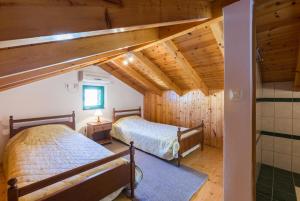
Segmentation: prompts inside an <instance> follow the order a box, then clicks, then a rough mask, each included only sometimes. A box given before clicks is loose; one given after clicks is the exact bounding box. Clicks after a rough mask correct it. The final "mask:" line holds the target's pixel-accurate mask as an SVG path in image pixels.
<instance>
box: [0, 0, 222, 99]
mask: <svg viewBox="0 0 300 201" xmlns="http://www.w3.org/2000/svg"><path fill="white" fill-rule="evenodd" d="M8 1H9V0H8ZM28 2H31V0H28V1H25V3H24V4H26V3H28ZM34 2H35V1H34ZM62 2H63V1H62ZM128 2H129V0H128ZM178 2H179V1H178ZM203 2H204V1H203ZM207 2H210V1H207ZM31 3H32V2H31ZM36 3H37V1H36ZM33 4H34V5H31V4H30V6H33V7H35V6H37V5H35V3H33ZM37 4H39V3H37ZM16 5H17V6H20V7H22V6H24V5H23V4H21V5H18V4H16ZM195 5H198V4H197V3H196V4H195ZM201 5H202V4H201ZM205 5H206V4H205ZM111 6H116V5H111ZM185 6H186V5H185ZM1 9H2V8H1ZM119 9H122V8H119ZM183 12H186V10H184V11H183ZM188 17H190V19H191V20H192V21H193V20H194V22H192V23H186V20H183V19H182V18H180V15H179V16H178V20H177V21H172V22H171V23H173V24H177V23H181V24H178V25H172V26H164V27H158V28H150V29H149V28H148V29H140V28H141V27H140V28H137V30H130V31H129V30H126V29H124V30H125V32H120V33H114V34H109V30H108V32H107V33H106V34H104V35H101V34H100V35H95V36H93V37H79V38H75V39H72V40H63V41H55V42H54V41H50V42H48V43H45V41H44V42H41V43H40V42H38V43H36V44H34V45H28V44H27V42H28V41H29V42H30V40H31V39H30V40H27V39H26V40H25V41H26V44H24V45H21V46H20V44H21V43H14V44H19V45H17V46H12V47H10V48H5V47H3V46H1V45H2V44H1V42H2V41H0V58H1V59H0V60H1V62H0V76H1V77H0V91H3V90H7V89H10V88H13V87H17V86H21V85H23V84H27V83H30V82H34V81H36V80H40V79H46V78H48V77H51V76H55V75H59V74H61V73H66V72H69V71H72V70H77V69H80V68H84V67H86V66H88V65H92V64H98V65H99V66H100V67H101V68H103V69H104V70H106V71H107V72H110V73H111V74H113V75H115V76H116V77H117V78H119V79H120V80H122V81H124V82H125V83H127V84H128V85H130V86H132V87H133V88H135V89H136V90H137V91H139V92H141V93H144V92H145V91H152V92H154V93H156V94H161V93H162V92H163V91H165V90H174V91H175V92H176V93H177V94H179V95H183V94H184V93H185V92H186V91H189V90H191V89H195V88H200V89H201V90H202V91H203V93H204V94H207V93H208V90H209V89H220V88H222V87H223V79H224V78H223V55H222V48H223V44H222V38H223V33H222V28H219V29H217V33H218V34H216V32H214V31H213V29H212V28H211V25H215V24H218V27H220V25H221V26H222V17H215V18H213V19H210V20H206V21H205V22H199V18H197V19H193V15H191V16H188ZM200 18H201V17H200ZM201 19H202V18H201ZM203 19H204V18H203ZM141 20H142V19H141ZM191 20H189V21H191ZM128 22H130V20H129V21H128ZM146 22H147V21H146ZM163 24H164V22H162V23H161V24H157V25H156V26H162V25H163ZM146 27H147V26H146ZM119 31H120V30H119ZM4 42H6V43H4V44H8V43H7V41H4ZM103 44H104V45H103ZM165 44H169V48H168V46H167V48H166V45H165ZM170 44H171V46H172V48H170ZM1 47H2V48H1ZM128 53H130V54H132V55H134V56H135V60H134V62H133V63H130V64H129V65H126V66H123V60H124V58H126V55H128ZM103 64H105V65H103ZM8 66H9V67H10V68H8Z"/></svg>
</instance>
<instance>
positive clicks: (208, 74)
mask: <svg viewBox="0 0 300 201" xmlns="http://www.w3.org/2000/svg"><path fill="white" fill-rule="evenodd" d="M215 26H217V27H219V28H216V29H218V32H219V34H218V35H219V36H218V37H217V36H215V34H214V32H213V27H214V28H215ZM222 41H223V26H222V17H220V18H217V19H216V20H214V21H209V22H206V23H203V24H201V25H198V26H196V27H193V29H192V30H190V31H186V30H184V31H182V32H181V34H180V33H178V34H176V35H175V36H174V37H171V38H168V39H167V40H160V41H158V42H157V43H152V44H150V45H147V46H144V47H143V48H138V49H137V50H134V51H132V52H129V53H127V54H124V55H122V56H119V57H118V58H115V59H112V60H111V61H105V62H104V63H107V64H108V65H110V66H114V67H118V68H119V69H131V70H133V71H135V72H136V73H138V74H139V75H141V76H143V77H144V78H145V79H147V80H148V81H149V82H151V83H153V84H154V85H155V86H157V87H158V88H159V89H160V90H161V91H164V90H173V91H175V92H176V93H177V94H179V95H183V94H184V93H186V92H188V91H190V90H193V89H201V90H202V92H203V93H204V94H208V90H212V89H223V87H224V58H223V53H224V50H223V48H224V44H223V42H222ZM129 60H132V61H131V62H130V61H129ZM116 63H117V65H115V64H116ZM99 66H100V67H103V66H102V64H101V63H100V64H99ZM103 69H106V66H104V67H103ZM123 71H124V73H126V70H123ZM127 74H130V73H127ZM135 75H136V74H135ZM129 76H130V75H129ZM131 77H132V78H133V79H132V80H131V81H132V82H134V83H135V84H136V85H138V84H140V85H141V86H142V87H144V89H145V90H150V91H152V92H154V93H156V94H161V92H160V91H158V90H157V89H154V88H152V89H149V87H148V86H147V85H145V84H143V82H142V81H139V79H137V77H135V76H131Z"/></svg>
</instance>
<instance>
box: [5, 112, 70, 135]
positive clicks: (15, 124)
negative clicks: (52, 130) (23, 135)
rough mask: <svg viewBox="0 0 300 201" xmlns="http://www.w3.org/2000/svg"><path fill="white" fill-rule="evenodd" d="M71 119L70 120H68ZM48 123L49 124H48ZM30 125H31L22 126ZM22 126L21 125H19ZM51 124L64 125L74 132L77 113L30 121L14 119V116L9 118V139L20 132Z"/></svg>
mask: <svg viewBox="0 0 300 201" xmlns="http://www.w3.org/2000/svg"><path fill="white" fill-rule="evenodd" d="M67 119H69V120H67ZM46 121H48V122H46ZM25 123H27V124H30V125H22V124H25ZM19 124H21V125H19ZM49 124H64V125H66V126H68V127H70V128H72V129H73V130H75V112H74V111H73V112H72V114H66V115H58V116H48V117H37V118H29V119H14V118H13V116H10V117H9V131H10V135H9V137H10V138H12V137H13V136H15V135H16V134H17V133H19V132H20V131H22V130H24V129H26V128H31V127H35V126H41V125H49Z"/></svg>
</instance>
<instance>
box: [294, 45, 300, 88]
mask: <svg viewBox="0 0 300 201" xmlns="http://www.w3.org/2000/svg"><path fill="white" fill-rule="evenodd" d="M294 88H295V90H296V91H300V45H299V48H298V58H297V66H296V72H295V80H294Z"/></svg>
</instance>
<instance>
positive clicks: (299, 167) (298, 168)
mask: <svg viewBox="0 0 300 201" xmlns="http://www.w3.org/2000/svg"><path fill="white" fill-rule="evenodd" d="M292 160H293V161H292V166H293V167H292V168H293V172H295V173H298V174H300V156H293V159H292Z"/></svg>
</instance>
